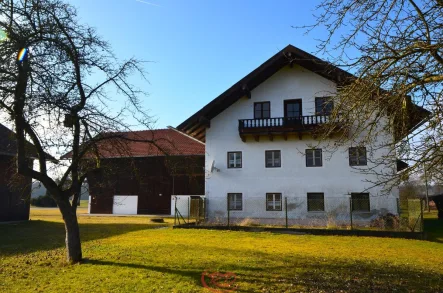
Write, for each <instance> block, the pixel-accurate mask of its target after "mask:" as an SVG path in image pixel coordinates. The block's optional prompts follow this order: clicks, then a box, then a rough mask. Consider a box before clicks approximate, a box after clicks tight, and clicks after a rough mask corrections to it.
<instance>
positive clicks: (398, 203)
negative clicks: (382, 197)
mask: <svg viewBox="0 0 443 293" xmlns="http://www.w3.org/2000/svg"><path fill="white" fill-rule="evenodd" d="M396 200H397V214H398V216H399V217H400V214H401V209H400V199H399V198H396Z"/></svg>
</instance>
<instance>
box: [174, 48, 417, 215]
mask: <svg viewBox="0 0 443 293" xmlns="http://www.w3.org/2000/svg"><path fill="white" fill-rule="evenodd" d="M351 77H352V75H351V74H349V73H347V72H345V71H343V70H341V69H339V68H337V67H335V66H333V65H331V64H329V63H327V62H325V61H322V60H320V59H318V58H316V57H315V56H312V55H311V54H308V53H306V52H304V51H302V50H300V49H298V48H296V47H293V46H291V45H289V46H287V47H286V48H284V49H283V50H281V51H280V52H278V53H277V54H276V55H274V56H273V57H272V58H270V59H269V60H267V61H266V62H265V63H263V64H262V65H261V66H259V67H258V68H257V69H255V70H254V71H253V72H251V73H250V74H248V75H247V76H246V77H244V78H243V79H242V80H240V81H239V82H238V83H236V84H235V85H234V86H232V87H231V88H229V89H228V90H227V91H225V92H224V93H222V94H221V95H220V96H219V97H217V98H216V99H214V100H213V101H211V102H210V103H209V104H208V105H206V106H205V107H203V108H202V109H201V110H199V111H198V112H197V113H195V114H194V115H193V116H191V117H190V118H188V119H187V120H186V121H184V122H183V123H182V124H180V125H179V126H178V127H177V128H178V129H179V130H181V131H183V132H184V133H186V134H188V135H191V136H193V137H195V138H196V139H199V140H201V141H202V142H205V144H206V161H205V166H206V170H208V175H207V177H206V188H205V192H206V193H205V195H206V199H207V217H208V219H209V220H210V221H217V220H218V219H221V218H226V217H227V210H229V214H230V217H231V219H234V220H235V219H237V220H239V221H240V220H242V219H246V218H247V219H255V220H259V221H261V222H269V223H274V222H275V220H279V219H282V218H284V214H283V213H284V212H285V210H287V212H288V213H289V218H291V219H296V220H300V221H304V222H309V221H312V222H315V221H322V220H323V221H326V220H327V218H328V217H329V216H330V215H331V214H332V213H334V214H336V215H338V216H337V218H338V219H339V218H340V213H342V216H343V217H347V216H349V211H350V209H352V210H353V212H355V213H356V217H357V219H360V220H362V221H365V220H368V219H371V218H373V217H375V216H376V215H379V214H384V213H388V212H389V213H393V214H397V213H398V210H397V199H398V192H397V191H396V190H394V191H393V192H391V193H390V194H388V195H386V194H382V187H374V186H372V184H371V183H370V181H372V182H374V181H376V179H377V178H374V177H371V175H368V174H362V173H361V172H358V170H359V169H363V168H371V167H375V166H372V165H371V162H372V161H374V160H373V159H374V158H381V157H383V156H384V155H385V154H387V153H388V152H389V151H390V150H388V149H383V148H382V149H377V150H376V151H374V152H369V151H368V149H369V147H368V146H365V145H362V144H355V145H349V146H346V147H340V148H339V149H337V150H335V151H334V152H328V151H327V149H328V146H329V145H330V144H333V143H334V134H335V135H342V134H343V131H345V130H343V129H342V128H340V127H339V126H340V123H339V122H340V121H339V120H337V121H332V122H336V123H337V125H338V127H337V131H336V133H333V134H332V136H331V137H330V140H329V141H325V140H322V141H320V140H318V139H317V138H316V136H315V131H316V129H318V127H319V126H321V125H322V124H324V123H326V122H329V121H330V119H332V118H331V117H332V116H331V115H330V114H331V110H332V107H333V103H334V98H333V97H334V96H335V95H336V93H337V88H338V86H339V85H340V84H341V83H342V82H343V81H344V80H346V79H347V78H351ZM412 105H413V104H412ZM413 107H414V109H415V110H417V111H421V110H422V109H421V108H419V107H417V106H415V105H413ZM423 111H424V110H423ZM423 114H425V113H423ZM419 122H420V121H419V120H417V121H411V123H410V129H412V128H413V127H415V126H416V125H417V124H418V123H419ZM394 136H395V134H394V133H386V135H385V136H384V137H380V138H378V139H380V140H390V141H392V140H394V139H397V138H396V137H394ZM397 165H398V162H397V161H396V160H395V159H394V160H392V161H387V162H385V165H382V166H377V168H383V169H385V170H388V171H389V172H396V168H397ZM372 176H375V175H372ZM284 205H286V207H283V206H284ZM350 205H353V206H352V207H351V206H350Z"/></svg>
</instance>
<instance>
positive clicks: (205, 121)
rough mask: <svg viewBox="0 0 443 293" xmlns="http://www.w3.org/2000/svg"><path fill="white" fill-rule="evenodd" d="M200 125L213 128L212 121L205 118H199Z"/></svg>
mask: <svg viewBox="0 0 443 293" xmlns="http://www.w3.org/2000/svg"><path fill="white" fill-rule="evenodd" d="M198 123H200V124H201V125H204V126H206V127H207V128H211V120H209V119H208V118H206V117H205V116H201V117H200V118H198Z"/></svg>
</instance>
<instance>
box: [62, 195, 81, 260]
mask: <svg viewBox="0 0 443 293" xmlns="http://www.w3.org/2000/svg"><path fill="white" fill-rule="evenodd" d="M57 205H58V207H59V209H60V212H61V213H62V216H63V221H64V222H65V231H66V239H65V242H66V259H67V261H68V262H69V263H71V264H73V263H78V262H80V261H81V260H82V246H81V242H80V229H79V226H78V221H77V213H76V209H75V207H71V205H70V203H69V199H67V198H66V199H62V200H61V201H58V202H57Z"/></svg>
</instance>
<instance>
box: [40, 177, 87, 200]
mask: <svg viewBox="0 0 443 293" xmlns="http://www.w3.org/2000/svg"><path fill="white" fill-rule="evenodd" d="M45 194H46V188H45V186H43V184H41V183H40V182H39V181H34V182H32V193H31V197H32V198H36V197H39V196H41V195H45ZM80 199H89V187H88V184H87V183H85V184H83V186H82V191H81V197H80Z"/></svg>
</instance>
